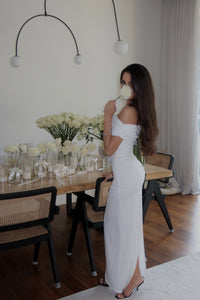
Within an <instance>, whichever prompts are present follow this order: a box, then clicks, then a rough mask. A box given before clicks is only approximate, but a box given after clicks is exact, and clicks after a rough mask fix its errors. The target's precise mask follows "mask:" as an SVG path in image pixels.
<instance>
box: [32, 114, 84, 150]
mask: <svg viewBox="0 0 200 300" xmlns="http://www.w3.org/2000/svg"><path fill="white" fill-rule="evenodd" d="M36 123H37V125H38V127H39V128H43V129H45V130H46V131H47V132H49V133H50V134H51V135H52V137H53V138H54V139H56V138H61V144H62V145H64V142H65V141H66V140H69V141H72V140H73V139H74V137H75V136H76V135H77V134H78V132H80V131H81V129H83V128H85V127H87V126H88V124H89V118H87V117H81V116H80V115H78V114H74V113H66V112H63V113H61V114H59V115H58V114H54V115H48V116H46V117H41V118H39V119H37V120H36Z"/></svg>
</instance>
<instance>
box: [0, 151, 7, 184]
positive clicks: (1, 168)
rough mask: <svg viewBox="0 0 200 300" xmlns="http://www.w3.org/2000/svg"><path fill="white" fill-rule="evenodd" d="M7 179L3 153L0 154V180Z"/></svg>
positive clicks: (5, 161) (4, 180)
mask: <svg viewBox="0 0 200 300" xmlns="http://www.w3.org/2000/svg"><path fill="white" fill-rule="evenodd" d="M7 180H8V168H7V160H6V156H5V155H1V156H0V182H6V181H7Z"/></svg>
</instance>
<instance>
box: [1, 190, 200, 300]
mask: <svg viewBox="0 0 200 300" xmlns="http://www.w3.org/2000/svg"><path fill="white" fill-rule="evenodd" d="M166 205H167V208H168V211H169V214H170V217H171V221H172V224H173V226H174V229H175V232H173V233H171V232H169V229H168V227H167V224H166V222H165V220H164V218H163V216H162V213H161V211H160V208H159V206H158V204H157V202H156V201H152V202H151V204H150V207H149V210H148V212H147V215H146V219H145V222H144V237H145V251H146V256H147V267H148V268H149V267H152V266H155V265H158V264H161V263H164V262H167V261H170V260H173V259H176V258H178V257H182V256H185V255H189V254H191V253H195V252H198V251H200V196H192V195H187V196H182V195H175V196H168V197H167V198H166ZM71 222H72V220H71V218H70V217H66V212H65V206H64V205H63V206H61V210H60V214H59V215H57V216H55V220H54V221H53V223H52V231H53V239H54V247H55V252H56V259H57V264H58V271H59V276H60V281H61V288H60V289H56V288H54V281H53V276H52V271H51V265H50V260H49V256H48V249H47V245H46V244H45V243H43V245H42V246H41V251H40V255H39V264H38V266H33V265H32V264H31V261H32V254H33V246H28V247H24V248H18V249H14V250H9V251H7V252H5V251H1V252H0V300H7V299H9V300H12V299H16V300H17V299H18V300H19V299H20V300H22V299H23V300H27V299H28V300H32V299H34V300H46V299H48V300H51V299H58V298H62V297H64V296H67V295H70V294H72V293H76V292H79V291H81V290H84V289H88V288H91V287H94V286H96V285H97V278H98V277H100V276H103V274H104V268H105V259H104V244H103V233H102V231H101V230H91V236H92V241H93V247H94V256H95V262H96V267H97V271H98V277H91V276H90V266H89V261H88V256H87V251H86V245H85V240H84V236H83V231H82V227H81V225H80V226H79V228H78V234H77V238H76V241H75V245H74V249H73V254H72V256H70V257H69V256H66V253H65V252H66V246H67V242H68V238H69V230H70V227H71Z"/></svg>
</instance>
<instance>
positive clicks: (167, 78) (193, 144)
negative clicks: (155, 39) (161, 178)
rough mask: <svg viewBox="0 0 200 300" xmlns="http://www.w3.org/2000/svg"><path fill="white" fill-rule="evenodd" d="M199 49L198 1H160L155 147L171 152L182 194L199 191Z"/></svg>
mask: <svg viewBox="0 0 200 300" xmlns="http://www.w3.org/2000/svg"><path fill="white" fill-rule="evenodd" d="M199 50H200V49H199V1H198V0H189V1H188V0H164V1H163V16H162V55H161V57H162V61H161V89H160V90H161V92H160V111H158V114H159V118H158V119H159V129H160V137H159V145H158V147H159V148H160V151H163V150H164V151H165V152H167V153H171V154H174V155H175V161H174V171H175V177H176V179H177V181H178V183H179V185H180V189H181V192H182V193H183V194H188V193H193V194H196V193H200V186H199V178H198V172H199V150H200V149H199V132H198V103H199V99H198V97H199V92H198V89H199V86H198V85H199V80H198V77H199V56H200V51H199Z"/></svg>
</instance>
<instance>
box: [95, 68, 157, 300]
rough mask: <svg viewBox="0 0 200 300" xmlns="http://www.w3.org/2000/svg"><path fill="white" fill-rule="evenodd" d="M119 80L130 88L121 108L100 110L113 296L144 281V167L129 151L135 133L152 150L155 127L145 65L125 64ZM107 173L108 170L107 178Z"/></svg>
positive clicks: (108, 280)
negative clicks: (107, 186) (108, 163)
mask: <svg viewBox="0 0 200 300" xmlns="http://www.w3.org/2000/svg"><path fill="white" fill-rule="evenodd" d="M120 81H121V85H122V86H123V85H126V86H128V87H130V89H131V96H130V97H129V98H128V99H127V102H126V105H125V107H124V108H123V109H122V111H121V112H120V113H119V115H118V116H117V115H114V113H115V111H116V108H115V101H114V100H111V101H109V102H108V103H107V104H106V105H105V109H104V151H105V153H106V154H107V155H109V156H111V164H112V170H113V177H114V179H113V183H112V186H111V188H110V191H109V195H108V200H107V206H106V211H105V217H104V239H105V253H106V272H105V279H102V278H101V279H100V280H99V284H101V285H104V286H108V285H109V286H110V288H111V289H112V290H114V291H115V292H116V293H117V294H116V298H117V299H123V298H127V297H129V296H130V295H131V294H132V292H133V291H134V290H136V289H138V287H139V286H140V285H141V284H142V283H143V282H144V274H145V269H146V265H145V254H144V238H143V222H142V187H143V182H144V178H145V172H144V168H143V166H142V164H141V163H140V162H139V161H138V160H137V158H136V157H135V156H134V155H133V145H134V144H135V143H136V139H137V138H138V137H139V138H140V140H141V150H142V153H143V155H144V156H145V155H151V154H153V153H154V152H155V141H156V138H157V136H158V126H157V120H156V111H155V103H154V89H153V85H152V80H151V77H150V74H149V72H148V70H147V69H146V68H145V67H144V66H142V65H139V64H132V65H129V66H128V67H126V68H125V69H124V70H123V71H122V73H121V77H120ZM109 177H111V174H107V175H106V179H105V180H107V179H108V178H109Z"/></svg>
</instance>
